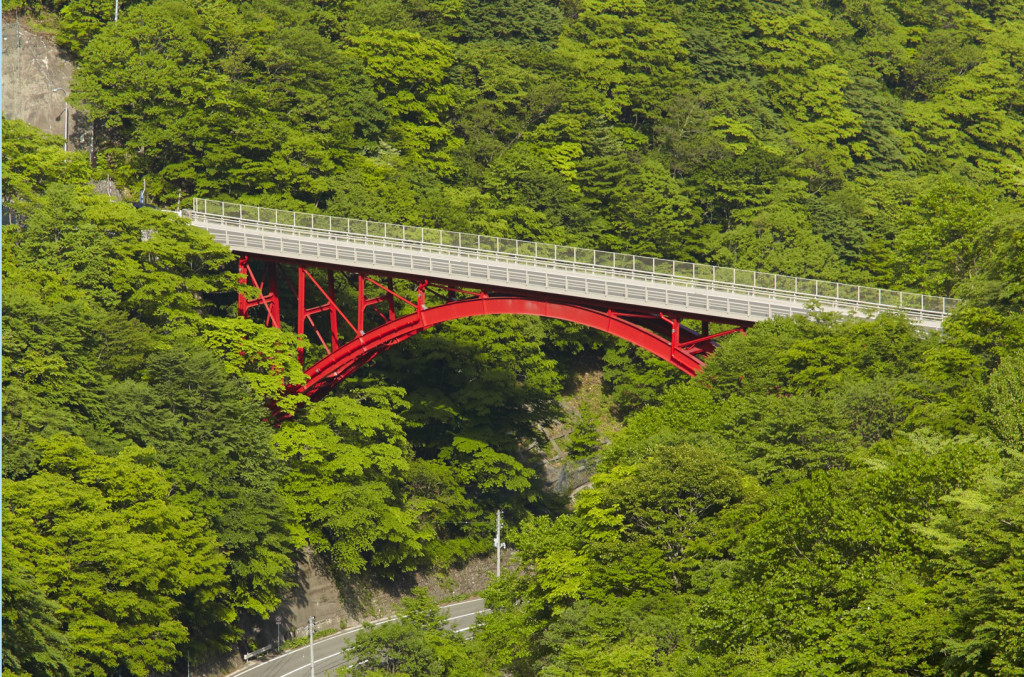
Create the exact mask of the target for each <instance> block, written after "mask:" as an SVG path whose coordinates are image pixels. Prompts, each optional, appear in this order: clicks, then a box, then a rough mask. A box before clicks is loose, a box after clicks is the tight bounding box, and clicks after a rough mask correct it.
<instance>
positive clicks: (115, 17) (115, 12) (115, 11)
mask: <svg viewBox="0 0 1024 677" xmlns="http://www.w3.org/2000/svg"><path fill="white" fill-rule="evenodd" d="M118 4H119V3H118V0H114V21H117V5H118Z"/></svg>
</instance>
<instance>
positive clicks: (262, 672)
mask: <svg viewBox="0 0 1024 677" xmlns="http://www.w3.org/2000/svg"><path fill="white" fill-rule="evenodd" d="M441 609H442V611H445V612H447V614H448V618H449V622H450V626H451V628H452V629H453V630H457V631H459V632H463V631H465V630H468V629H469V628H471V627H472V626H473V624H474V623H475V622H476V616H477V614H479V613H481V612H482V611H484V601H483V600H482V599H471V600H467V601H465V602H456V603H454V604H446V605H444V606H442V607H441ZM393 620H395V619H394V618H385V619H384V620H380V621H374V624H375V625H378V624H380V623H388V622H390V621H393ZM360 630H362V626H359V627H355V628H349V629H347V630H342V631H341V632H338V633H335V634H333V635H330V636H328V637H324V638H322V639H318V640H316V641H315V642H313V660H314V661H316V677H323V675H331V674H334V672H335V671H337V669H338V668H340V667H341V666H342V665H345V664H346V662H347V660H346V658H345V647H347V646H348V644H349V642H350V641H351V640H352V638H353V637H355V635H356V633H357V632H359V631H360ZM243 676H244V677H309V645H306V646H304V647H301V648H298V649H295V650H293V651H290V652H288V653H286V654H284V655H281V656H277V657H276V658H271V659H269V660H258V659H257V660H254V661H252V663H251V664H250V665H247V666H245V667H244V668H241V669H240V670H237V671H235V672H233V673H231V675H230V677H243Z"/></svg>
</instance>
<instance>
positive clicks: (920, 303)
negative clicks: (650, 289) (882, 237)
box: [193, 198, 959, 320]
mask: <svg viewBox="0 0 1024 677" xmlns="http://www.w3.org/2000/svg"><path fill="white" fill-rule="evenodd" d="M193 207H194V211H195V213H196V215H197V216H198V215H201V216H202V217H205V218H207V219H210V217H212V218H213V220H217V221H221V222H224V223H229V222H230V223H235V224H236V225H238V226H240V227H244V228H246V229H253V230H273V231H275V232H288V233H293V234H296V235H304V236H307V237H313V238H329V239H332V240H335V239H338V238H339V237H341V238H343V239H347V240H354V241H362V242H370V243H377V244H383V245H386V246H388V247H399V248H403V249H413V250H418V251H436V252H443V253H446V254H451V255H457V256H463V257H471V258H474V259H487V260H501V261H505V262H510V263H529V264H531V265H541V266H545V267H549V268H563V269H567V270H573V271H576V272H590V273H595V274H600V275H612V276H615V277H625V278H631V279H646V280H652V281H659V282H664V283H676V284H678V283H684V284H688V285H690V286H698V287H703V288H708V289H716V290H720V291H727V292H735V293H742V294H753V295H757V296H765V297H770V298H788V299H795V300H803V301H808V302H819V303H821V304H823V305H829V306H839V307H843V308H850V309H854V310H860V311H867V312H879V311H886V310H898V311H903V312H906V313H907V314H909V315H912V316H917V317H921V318H926V319H931V320H941V319H943V318H944V317H945V316H946V315H948V314H949V313H951V312H952V310H953V309H954V308H955V307H956V305H957V304H958V303H959V300H958V299H955V298H947V297H941V296H929V295H927V294H918V293H915V292H906V291H893V290H888V289H880V288H878V287H864V286H859V285H852V284H843V283H840V282H828V281H825V280H815V279H810V278H803V277H793V276H789V275H779V274H777V273H764V272H759V271H754V270H743V269H740V268H728V267H723V266H712V265H708V264H703V263H690V262H684V261H671V260H667V259H659V258H654V257H650V256H638V255H634V254H621V253H616V252H607V251H600V250H595V249H587V248H583V247H572V246H567V245H555V244H546V243H542V242H532V241H528V240H515V239H511V238H503V237H494V236H490V235H478V234H475V233H461V232H457V231H448V230H439V229H437V228H426V227H420V226H406V225H401V224H395V223H384V222H380V221H367V220H362V219H350V218H346V217H338V216H329V215H326V214H310V213H304V212H293V211H286V210H282V209H274V208H270V207H257V206H253V205H243V204H238V203H232V202H223V201H220V200H208V199H205V198H195V199H194V204H193Z"/></svg>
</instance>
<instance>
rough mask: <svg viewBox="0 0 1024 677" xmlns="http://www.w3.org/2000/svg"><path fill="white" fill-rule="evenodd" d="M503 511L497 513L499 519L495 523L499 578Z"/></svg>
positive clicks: (495, 548) (499, 572) (495, 545)
mask: <svg viewBox="0 0 1024 677" xmlns="http://www.w3.org/2000/svg"><path fill="white" fill-rule="evenodd" d="M502 545H503V543H502V542H501V510H500V509H499V510H498V512H497V517H496V519H495V521H494V550H495V552H497V553H498V576H499V577H500V576H501V547H502Z"/></svg>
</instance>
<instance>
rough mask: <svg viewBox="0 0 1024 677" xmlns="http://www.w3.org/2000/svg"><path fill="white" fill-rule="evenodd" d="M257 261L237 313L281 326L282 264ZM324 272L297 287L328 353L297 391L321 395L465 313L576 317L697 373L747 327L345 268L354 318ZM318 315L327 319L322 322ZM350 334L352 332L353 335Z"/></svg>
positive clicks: (305, 324) (305, 326) (243, 265)
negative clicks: (401, 281)
mask: <svg viewBox="0 0 1024 677" xmlns="http://www.w3.org/2000/svg"><path fill="white" fill-rule="evenodd" d="M254 260H256V259H255V257H250V256H243V257H242V258H241V259H240V260H239V264H238V270H239V276H240V279H239V281H240V282H242V283H243V284H246V285H249V286H252V287H255V288H256V289H257V290H258V292H257V294H256V295H255V298H253V299H250V298H249V297H248V296H247V295H246V294H243V293H239V295H238V314H239V315H241V316H243V317H249V316H250V312H251V311H253V310H262V312H263V315H264V322H265V323H266V325H267V326H268V327H269V326H272V327H277V328H280V327H281V296H280V293H279V288H278V284H279V276H280V271H279V264H278V263H276V262H275V261H272V260H267V259H260V261H261V263H262V266H261V271H262V277H258V276H257V275H256V274H255V271H254V269H253V267H252V265H251V264H252V262H253V261H254ZM325 270H326V285H321V283H320V282H319V281H317V279H316V278H315V277H314V276H313V274H312V268H310V267H305V266H299V267H298V276H297V286H296V287H292V290H293V292H294V295H295V299H296V330H297V332H298V333H299V334H305V335H307V336H309V335H310V332H311V333H312V336H310V338H313V337H315V338H316V339H317V341H318V342H319V343H320V345H321V346H323V348H324V350H325V352H326V356H325V357H323V358H321V359H320V360H318V361H317V362H316V363H315V364H312V365H309V366H308V367H307V368H306V370H305V372H306V376H307V377H308V380H307V381H306V383H305V384H303V385H301V386H295V387H294V391H295V392H297V393H302V394H305V395H308V396H309V397H310V398H312V399H314V400H315V399H319V398H321V397H323V396H325V395H326V394H327V393H328V392H329V391H330V390H331V388H333V387H334V386H335V385H337V384H338V383H340V382H341V381H343V380H344V379H345V378H347V377H348V376H350V375H351V374H352V373H353V372H355V371H356V370H357V369H358V368H359V367H361V366H363V365H364V364H366V363H367V362H369V361H370V360H372V359H373V358H374V357H376V356H377V355H379V354H380V353H382V352H384V351H385V350H387V349H388V348H390V347H391V346H394V345H396V344H398V343H401V342H402V341H404V340H406V339H408V338H409V337H411V336H415V335H416V334H418V333H420V332H421V331H423V330H424V329H428V328H430V327H433V326H434V325H437V324H441V323H443V322H448V321H450V320H456V319H459V318H463V317H474V316H477V315H507V314H513V315H536V316H539V317H548V318H552V319H556V320H564V321H567V322H574V323H576V324H581V325H585V326H587V327H592V328H594V329H599V330H601V331H604V332H606V333H608V334H611V335H613V336H617V337H619V338H621V339H623V340H626V341H629V342H630V343H632V344H634V345H636V346H638V347H640V348H643V349H644V350H647V351H649V352H651V353H653V354H654V355H657V356H658V357H660V358H662V359H663V360H665V361H666V362H669V363H671V364H673V365H675V366H676V367H677V368H679V369H680V370H682V371H684V372H686V373H687V374H689V375H691V376H692V375H694V374H696V373H697V372H698V371H700V370H701V368H702V367H703V366H704V362H703V361H702V359H701V358H702V357H703V356H704V355H706V354H708V353H710V352H711V351H713V350H714V348H715V339H717V338H720V337H722V336H725V335H727V334H731V333H733V332H736V331H743V330H744V329H745V327H746V326H745V325H744V326H739V327H735V328H732V329H728V330H726V331H722V332H719V333H716V334H710V335H709V334H708V322H707V320H706V319H704V318H696V319H702V323H701V327H702V331H701V333H699V334H698V333H696V332H694V331H692V330H690V329H689V328H687V327H686V326H684V325H682V324H681V323H680V321H681V320H683V319H694V318H685V317H681V316H670V315H666V314H665V313H660V312H654V313H652V312H644V310H643V309H642V308H636V307H635V306H615V305H612V304H601V305H596V304H595V305H591V304H581V303H579V302H578V301H577V300H573V301H569V300H566V299H560V298H558V297H541V296H531V295H527V294H524V293H522V292H510V291H508V290H500V289H492V290H487V289H467V288H464V287H460V286H457V285H453V284H448V283H446V282H443V281H434V280H414V281H413V282H414V283H415V298H407V297H406V296H403V295H402V294H399V293H398V292H396V291H395V285H394V281H393V280H392V279H390V278H388V277H386V276H381V275H373V274H371V273H367V272H363V271H356V272H345V271H341V273H342V274H343V275H344V276H345V277H346V278H347V279H349V281H350V282H351V283H352V284H353V285H354V286H355V289H356V309H355V313H354V315H352V316H351V317H350V315H348V314H346V313H345V312H344V311H342V310H341V308H340V307H339V306H338V304H337V300H336V296H335V284H334V283H335V270H332V269H327V268H325ZM374 278H382V279H381V280H380V281H379V280H378V279H374ZM289 286H291V285H290V283H289ZM409 296H412V294H409ZM315 316H326V317H325V318H324V320H321V322H320V325H319V326H318V325H317V324H316V323H315V322H314V317H315ZM339 320H341V321H340V322H339ZM371 325H372V326H371ZM339 328H340V332H341V333H339ZM325 334H326V336H325ZM344 335H348V338H347V340H346V339H345V338H343V336H344ZM299 360H300V362H302V363H303V366H305V355H303V354H302V352H301V351H300V354H299Z"/></svg>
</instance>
